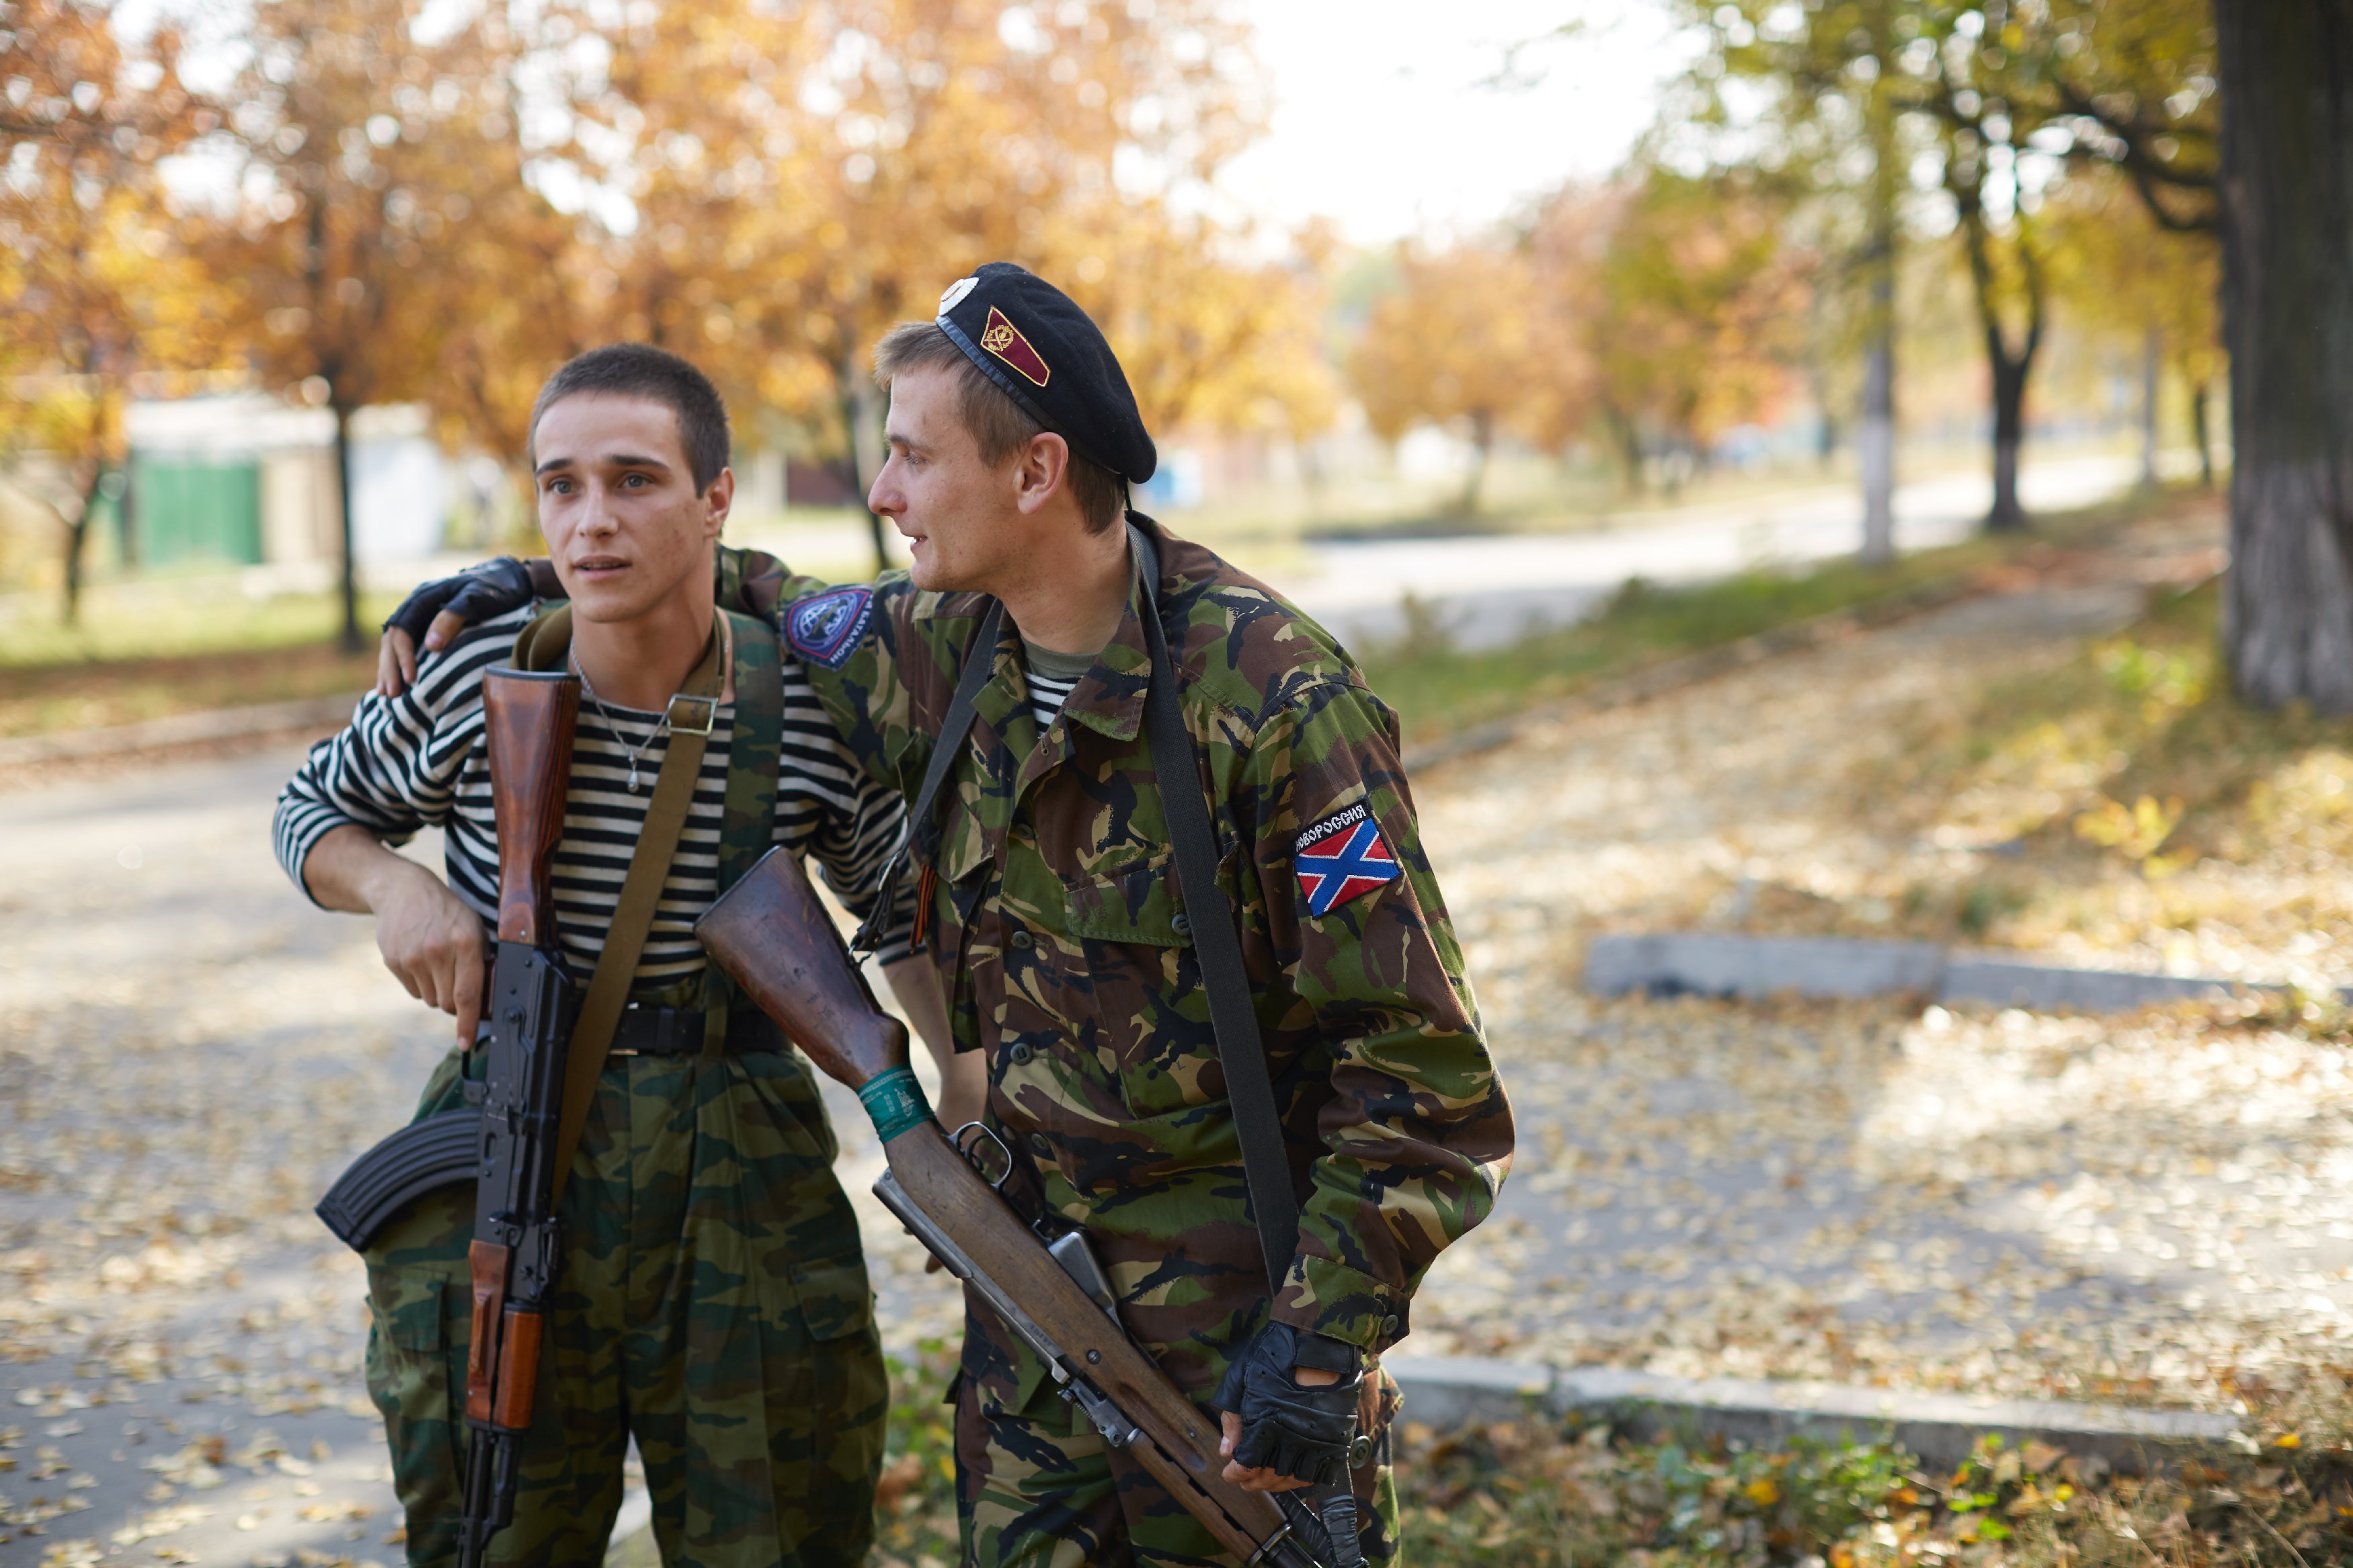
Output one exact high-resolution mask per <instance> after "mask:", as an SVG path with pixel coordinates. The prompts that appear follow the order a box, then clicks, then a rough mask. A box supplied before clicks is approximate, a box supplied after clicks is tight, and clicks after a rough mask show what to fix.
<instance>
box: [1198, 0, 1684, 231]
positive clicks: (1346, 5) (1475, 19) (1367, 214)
mask: <svg viewBox="0 0 2353 1568" xmlns="http://www.w3.org/2000/svg"><path fill="white" fill-rule="evenodd" d="M1244 9H1245V11H1246V14H1247V15H1248V16H1250V19H1251V20H1252V22H1253V23H1254V24H1255V26H1256V28H1257V34H1258V51H1259V55H1260V58H1261V60H1263V61H1264V62H1265V64H1266V66H1267V68H1268V70H1269V73H1270V75H1271V79H1272V90H1273V94H1274V113H1273V122H1272V127H1271V132H1270V133H1269V134H1268V136H1267V137H1266V138H1265V139H1264V140H1263V141H1262V142H1260V143H1259V144H1258V145H1256V146H1254V147H1252V148H1251V149H1250V151H1249V152H1247V153H1243V154H1242V155H1241V156H1240V158H1237V159H1236V160H1234V162H1233V163H1230V164H1229V165H1227V167H1226V169H1225V170H1224V172H1223V173H1222V174H1221V176H1220V178H1219V182H1218V183H1219V186H1220V187H1221V188H1222V189H1223V190H1224V192H1225V193H1226V195H1228V196H1229V198H1231V199H1233V200H1236V201H1238V202H1240V204H1241V205H1242V206H1243V207H1244V208H1245V210H1247V211H1248V212H1249V213H1250V215H1251V216H1255V217H1257V218H1259V219H1261V220H1262V221H1264V222H1266V223H1268V224H1271V225H1272V226H1276V227H1278V228H1289V227H1291V226H1294V225H1295V224H1297V223H1299V222H1300V221H1302V220H1303V219H1304V218H1306V217H1308V216H1311V215H1317V214H1320V215H1323V216H1329V217H1332V218H1335V219H1336V220H1338V222H1339V224H1340V227H1341V230H1342V232H1343V234H1345V237H1347V238H1349V239H1351V240H1355V241H1356V242H1358V243H1377V242H1380V241H1383V240H1388V239H1394V238H1397V237H1399V236H1402V235H1405V234H1409V233H1412V232H1415V231H1417V230H1423V229H1434V230H1437V231H1440V232H1460V231H1461V230H1464V229H1468V228H1476V227H1479V226H1483V225H1485V224H1487V223H1491V222H1493V220H1495V219H1497V218H1499V217H1502V216H1504V215H1505V214H1506V213H1508V212H1509V211H1510V210H1512V208H1513V207H1514V206H1515V205H1518V203H1519V202H1520V201H1521V200H1522V199H1523V198H1525V197H1526V196H1528V195H1533V194H1535V193H1536V192H1538V191H1541V190H1543V189H1545V188H1546V187H1548V186H1551V185H1555V184H1559V183H1560V182H1561V181H1563V180H1565V179H1568V178H1572V177H1592V176H1596V175H1600V174H1607V173H1609V170H1610V169H1611V168H1613V167H1614V166H1615V165H1616V164H1617V163H1619V161H1620V159H1621V158H1623V157H1624V156H1625V154H1626V152H1627V150H1628V148H1629V147H1630V146H1631V145H1632V144H1633V142H1634V140H1635V139H1636V138H1637V137H1639V136H1640V135H1641V133H1642V132H1644V131H1645V130H1647V129H1648V128H1649V127H1650V124H1651V120H1652V118H1653V116H1654V114H1655V112H1656V110H1657V104H1658V97H1659V88H1660V85H1661V84H1662V82H1663V81H1664V80H1665V79H1667V78H1669V77H1671V76H1672V75H1674V74H1675V73H1676V72H1677V71H1678V70H1680V69H1681V68H1683V64H1684V63H1685V60H1686V58H1687V57H1686V55H1685V53H1684V50H1683V47H1679V46H1678V44H1677V41H1676V38H1675V35H1674V32H1673V29H1672V27H1671V26H1669V25H1668V23H1667V21H1666V19H1665V17H1664V16H1663V14H1662V9H1661V8H1660V7H1659V6H1658V5H1656V4H1654V3H1653V0H1246V3H1245V7H1244ZM1579 15H1581V16H1585V17H1587V18H1588V23H1587V26H1585V27H1584V28H1583V29H1582V30H1581V31H1580V32H1579V33H1577V34H1576V35H1575V36H1572V37H1566V38H1546V34H1547V33H1549V32H1550V31H1551V30H1552V29H1553V28H1554V27H1556V26H1558V24H1559V23H1560V22H1561V21H1562V20H1563V19H1564V18H1565V17H1568V16H1579ZM1529 39H1543V40H1544V41H1542V42H1538V43H1535V44H1534V45H1532V46H1531V47H1527V48H1525V49H1524V50H1522V51H1521V56H1520V68H1521V73H1522V74H1523V76H1526V77H1534V78H1538V80H1537V81H1536V83H1535V85H1533V86H1527V87H1523V88H1519V89H1509V88H1503V87H1495V86H1482V85H1480V84H1481V83H1482V82H1484V81H1486V80H1488V79H1491V78H1493V77H1495V76H1496V75H1497V74H1498V73H1499V72H1500V71H1501V69H1502V68H1503V65H1504V50H1505V48H1506V47H1508V46H1510V45H1512V44H1514V43H1517V42H1521V41H1523V40H1529Z"/></svg>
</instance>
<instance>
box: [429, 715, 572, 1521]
mask: <svg viewBox="0 0 2353 1568" xmlns="http://www.w3.org/2000/svg"><path fill="white" fill-rule="evenodd" d="M579 714H580V682H579V681H578V680H577V679H575V678H574V677H572V676H569V675H564V674H534V673H532V672H529V671H524V670H519V669H492V670H489V671H486V672H485V673H484V674H483V677H482V724H483V731H484V735H485V738H486V739H487V741H488V742H489V747H490V762H491V807H492V810H493V812H494V813H495V816H496V819H497V823H498V842H499V942H498V952H497V955H496V956H495V957H494V958H493V959H492V960H491V987H490V994H489V995H488V996H487V997H485V998H484V1000H483V1012H484V1014H485V1015H486V1022H487V1023H488V1025H489V1030H488V1036H489V1044H488V1047H487V1048H488V1050H489V1052H490V1056H489V1059H488V1060H487V1061H486V1062H485V1063H484V1071H483V1076H482V1085H481V1087H482V1110H481V1113H480V1116H481V1120H480V1129H481V1131H480V1142H479V1143H478V1145H477V1150H478V1152H479V1155H480V1165H479V1168H478V1179H477V1183H476V1186H475V1196H474V1241H473V1245H472V1246H471V1247H469V1248H468V1249H467V1253H466V1261H467V1266H468V1268H469V1269H470V1272H471V1274H472V1277H473V1313H472V1324H471V1331H470V1337H469V1339H468V1342H467V1349H466V1426H467V1429H468V1430H469V1432H470V1434H471V1436H470V1438H469V1440H468V1443H467V1446H466V1505H465V1513H464V1515H463V1517H462V1518H461V1519H460V1520H459V1533H458V1561H459V1563H460V1564H461V1565H462V1568H475V1565H476V1564H478V1563H480V1562H481V1561H482V1558H483V1555H484V1553H485V1552H487V1551H488V1550H489V1547H490V1543H491V1537H492V1536H494V1535H496V1534H497V1533H498V1532H499V1531H501V1530H503V1529H505V1528H506V1527H507V1525H508V1524H509V1523H510V1522H512V1520H513V1518H514V1500H515V1482H516V1461H517V1449H518V1448H519V1447H520V1446H521V1444H522V1436H523V1433H524V1431H525V1430H526V1429H527V1428H529V1426H531V1416H532V1406H533V1402H534V1399H535V1397H536V1395H537V1393H538V1381H539V1350H540V1341H541V1339H542V1337H543V1333H544V1331H545V1329H546V1325H547V1310H548V1306H549V1298H550V1296H551V1295H552V1294H553V1293H554V1289H555V1279H556V1275H557V1273H558V1271H559V1270H560V1269H561V1268H562V1267H563V1261H564V1250H563V1241H564V1238H563V1237H562V1236H561V1234H559V1228H558V1226H557V1222H556V1218H555V1195H556V1191H557V1188H558V1185H559V1179H560V1176H561V1174H562V1173H560V1172H558V1171H557V1170H556V1169H555V1168H554V1166H555V1144H556V1128H557V1124H558V1123H559V1121H561V1120H562V1116H563V1110H564V1067H565V1052H566V1049H567V1047H568V1046H569V1044H570V1042H571V1038H572V1026H573V1015H574V1014H575V1012H576V1011H577V1010H578V1006H577V998H578V996H579V994H580V993H579V988H578V987H577V986H576V985H575V984H573V983H572V981H571V978H570V976H569V974H568V973H566V971H565V964H564V960H563V957H562V954H561V952H560V951H559V949H558V947H557V939H556V931H555V898H554V881H553V879H552V878H551V877H550V875H549V868H550V863H551V861H552V860H553V858H554V854H555V846H556V841H557V840H558V839H560V838H562V837H564V799H565V792H566V790H567V789H568V787H569V786H570V784H571V779H572V732H573V726H574V724H575V722H576V721H577V720H578V718H579Z"/></svg>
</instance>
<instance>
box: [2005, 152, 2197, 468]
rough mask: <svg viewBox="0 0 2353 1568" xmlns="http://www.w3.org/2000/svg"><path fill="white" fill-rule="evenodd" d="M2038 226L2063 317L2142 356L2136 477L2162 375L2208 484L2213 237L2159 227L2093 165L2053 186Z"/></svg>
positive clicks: (2120, 178)
mask: <svg viewBox="0 0 2353 1568" xmlns="http://www.w3.org/2000/svg"><path fill="white" fill-rule="evenodd" d="M2047 227H2048V230H2049V237H2050V240H2051V247H2052V256H2053V257H2054V258H2055V287H2056V289H2057V291H2058V294H2059V297H2060V298H2061V299H2062V300H2063V303H2064V306H2065V308H2066V310H2068V311H2069V313H2070V315H2071V316H2072V317H2073V319H2075V320H2077V321H2082V322H2083V323H2084V325H2085V326H2086V327H2088V328H2089V329H2091V330H2092V331H2095V332H2099V333H2102V334H2105V336H2107V337H2109V338H2112V339H2115V340H2117V341H2120V342H2127V343H2129V344H2130V345H2131V346H2133V347H2134V348H2136V349H2137V350H2138V351H2139V353H2140V354H2141V356H2142V395H2143V406H2142V410H2141V413H2142V468H2143V475H2144V478H2145V479H2151V480H2153V479H2155V477H2156V456H2157V447H2158V420H2157V393H2158V384H2159V380H2160V376H2161V374H2162V373H2164V372H2166V371H2170V372H2171V373H2172V374H2173V376H2174V377H2175V379H2176V380H2178V381H2179V383H2180V384H2181V386H2182V388H2183V390H2184V392H2185V393H2187V395H2188V397H2189V419H2190V437H2191V441H2192V443H2193V444H2194V445H2195V446H2196V447H2197V449H2198V461H2199V472H2200V480H2201V482H2202V483H2204V484H2206V485H2209V486H2211V485H2212V484H2213V482H2214V450H2213V436H2214V433H2213V431H2212V429H2211V426H2212V416H2211V407H2212V403H2213V386H2214V381H2215V378H2216V377H2217V376H2219V375H2221V374H2222V372H2223V370H2224V368H2225V362H2224V357H2223V354H2222V342H2221V326H2220V322H2219V320H2218V317H2217V303H2218V291H2219V289H2220V285H2221V247H2219V246H2218V245H2217V243H2216V241H2215V237H2213V236H2212V235H2211V234H2208V233H2205V232H2202V231H2195V230H2193V231H2190V232H2187V233H2171V232H2168V231H2167V230H2166V229H2165V228H2163V227H2162V226H2159V225H2158V223H2157V222H2156V221H2155V220H2154V219H2152V218H2151V217H2150V216H2149V213H2148V209H2147V205H2146V204H2145V202H2144V201H2143V200H2142V199H2141V198H2140V197H2139V196H2138V195H2136V194H2135V193H2134V191H2133V189H2132V187H2131V185H2130V184H2128V183H2127V181H2126V177H2125V176H2124V175H2123V174H2121V173H2119V172H2116V171H2115V170H2113V169H2106V168H2101V167H2096V166H2095V167H2094V168H2090V169H2087V170H2085V171H2084V172H2083V173H2082V174H2077V175H2076V176H2074V177H2073V178H2071V179H2069V180H2067V181H2066V182H2065V183H2064V184H2062V185H2061V186H2060V187H2059V189H2058V191H2057V192H2056V193H2055V194H2054V195H2053V196H2052V201H2051V204H2050V209H2049V219H2048V223H2047Z"/></svg>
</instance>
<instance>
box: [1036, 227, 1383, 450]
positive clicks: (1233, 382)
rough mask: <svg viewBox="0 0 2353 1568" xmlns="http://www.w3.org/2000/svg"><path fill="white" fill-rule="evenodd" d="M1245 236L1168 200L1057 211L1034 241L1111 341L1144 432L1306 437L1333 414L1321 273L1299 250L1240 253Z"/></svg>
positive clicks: (1327, 422)
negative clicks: (1270, 255) (1292, 253)
mask: <svg viewBox="0 0 2353 1568" xmlns="http://www.w3.org/2000/svg"><path fill="white" fill-rule="evenodd" d="M1239 242H1240V236H1238V235H1235V234H1233V233H1231V232H1229V231H1228V230H1226V229H1224V228H1222V227H1220V226H1218V225H1216V224H1214V223H1212V222H1210V221H1209V220H1208V219H1207V218H1204V217H1201V216H1198V215H1180V214H1176V213H1173V212H1171V211H1170V210H1169V207H1168V205H1167V204H1166V203H1164V202H1160V201H1123V200H1117V199H1112V198H1108V197H1107V198H1105V199H1103V200H1101V201H1098V202H1095V203H1093V204H1091V205H1086V206H1084V207H1080V208H1076V209H1072V210H1065V211H1061V212H1057V213H1055V214H1054V215H1052V216H1051V217H1050V219H1049V221H1048V224H1047V226H1046V228H1045V230H1044V232H1043V233H1042V234H1041V235H1040V236H1039V244H1040V249H1041V250H1042V252H1043V253H1044V254H1045V255H1048V256H1050V257H1053V258H1056V260H1055V261H1054V263H1052V264H1051V267H1052V269H1053V270H1054V271H1055V272H1057V273H1058V275H1059V277H1058V280H1059V281H1060V283H1061V284H1062V285H1063V286H1064V287H1065V289H1067V290H1068V292H1069V293H1070V294H1071V298H1073V299H1074V300H1077V301H1078V302H1079V304H1080V306H1081V307H1082V309H1083V310H1086V312H1087V313H1088V314H1089V315H1090V316H1092V317H1093V318H1094V320H1095V321H1097V322H1098V323H1099V324H1100V325H1101V326H1102V327H1103V334H1104V336H1105V337H1107V338H1109V339H1110V341H1111V345H1112V350H1113V353H1116V354H1118V355H1119V360H1120V364H1121V366H1122V367H1123V368H1124V370H1125V371H1126V373H1127V377H1128V384H1129V386H1130V387H1131V388H1132V389H1133V390H1134V393H1135V397H1136V404H1137V406H1138V407H1139V408H1140V409H1141V410H1142V411H1143V414H1144V422H1145V427H1146V428H1147V429H1150V430H1154V431H1156V432H1161V433H1164V434H1166V433H1167V432H1172V431H1176V430H1178V429H1182V428H1184V427H1186V426H1202V427H1208V428H1213V429H1219V430H1229V431H1253V432H1261V433H1265V434H1270V435H1275V436H1280V437H1284V438H1286V439H1290V440H1293V441H1302V440H1304V439H1306V438H1307V437H1312V436H1314V435H1315V434H1317V433H1319V432H1321V431H1322V430H1323V429H1324V428H1325V427H1326V426H1329V425H1330V424H1331V422H1332V416H1333V415H1334V413H1335V410H1336V408H1337V405H1338V392H1339V389H1338V386H1337V384H1336V382H1335V376H1334V374H1333V371H1332V367H1331V364H1330V363H1329V361H1328V360H1327V359H1326V357H1325V355H1324V345H1323V342H1322V337H1321V333H1322V330H1323V323H1324V311H1323V300H1322V298H1321V290H1320V285H1319V280H1318V279H1317V278H1316V276H1315V274H1314V269H1313V268H1312V266H1311V265H1310V264H1309V260H1308V258H1305V257H1302V258H1295V259H1288V260H1282V261H1265V260H1259V259H1254V258H1246V257H1243V256H1241V255H1239V254H1236V253H1237V252H1238V251H1239V250H1240V243H1239ZM1307 248H1309V249H1311V250H1312V249H1313V241H1312V239H1311V240H1310V241H1309V243H1308V247H1307Z"/></svg>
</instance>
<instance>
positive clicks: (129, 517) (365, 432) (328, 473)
mask: <svg viewBox="0 0 2353 1568" xmlns="http://www.w3.org/2000/svg"><path fill="white" fill-rule="evenodd" d="M124 426H125V430H126V433H127V434H128V436H129V437H130V444H131V465H130V473H129V476H128V478H129V484H128V486H127V488H126V489H125V492H124V494H123V496H122V497H121V502H120V504H119V505H118V506H116V507H115V508H114V509H112V510H113V513H114V517H113V532H114V538H113V539H112V540H111V541H109V543H111V546H112V549H111V552H110V553H111V554H112V555H113V556H114V559H115V560H116V562H118V563H120V565H121V567H122V568H123V569H124V570H127V571H137V572H148V571H163V570H168V569H173V568H181V569H185V568H189V567H197V566H202V565H205V564H207V563H217V564H220V565H233V566H261V565H273V566H274V565H287V566H295V565H301V564H302V563H313V562H316V563H328V562H332V561H334V560H336V559H338V558H339V556H340V554H341V545H340V542H339V540H340V532H341V528H342V522H341V519H340V517H339V515H338V507H337V497H338V495H339V494H340V484H339V479H338V476H337V474H336V471H335V450H334V434H335V426H334V416H332V415H331V414H330V413H328V411H327V410H325V409H323V408H302V407H294V406H290V405H286V404H283V403H280V401H278V400H277V399H276V398H273V397H267V396H262V395H238V396H230V397H200V398H190V399H187V400H185V401H181V402H171V403H161V402H158V403H134V404H132V405H131V407H130V409H129V411H128V413H127V414H126V416H125V419H124ZM352 437H353V439H352V450H351V461H352V496H353V509H352V510H353V516H352V528H353V553H354V554H355V555H356V556H357V558H358V559H359V560H360V561H362V562H375V561H403V560H412V559H415V558H417V557H419V556H424V555H430V554H432V553H433V552H436V551H438V550H439V549H441V548H442V546H443V543H444V541H445V538H446V536H447V532H448V511H449V505H450V487H449V470H448V464H447V463H446V462H445V461H444V460H443V458H442V455H441V450H440V448H439V447H438V446H437V445H436V444H435V443H434V441H433V439H432V437H431V434H430V428H429V426H428V424H427V417H426V413H425V410H424V408H423V407H421V406H419V405H413V404H400V405H387V406H385V407H381V408H363V409H361V410H360V411H359V412H358V413H356V414H354V415H353V416H352Z"/></svg>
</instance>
